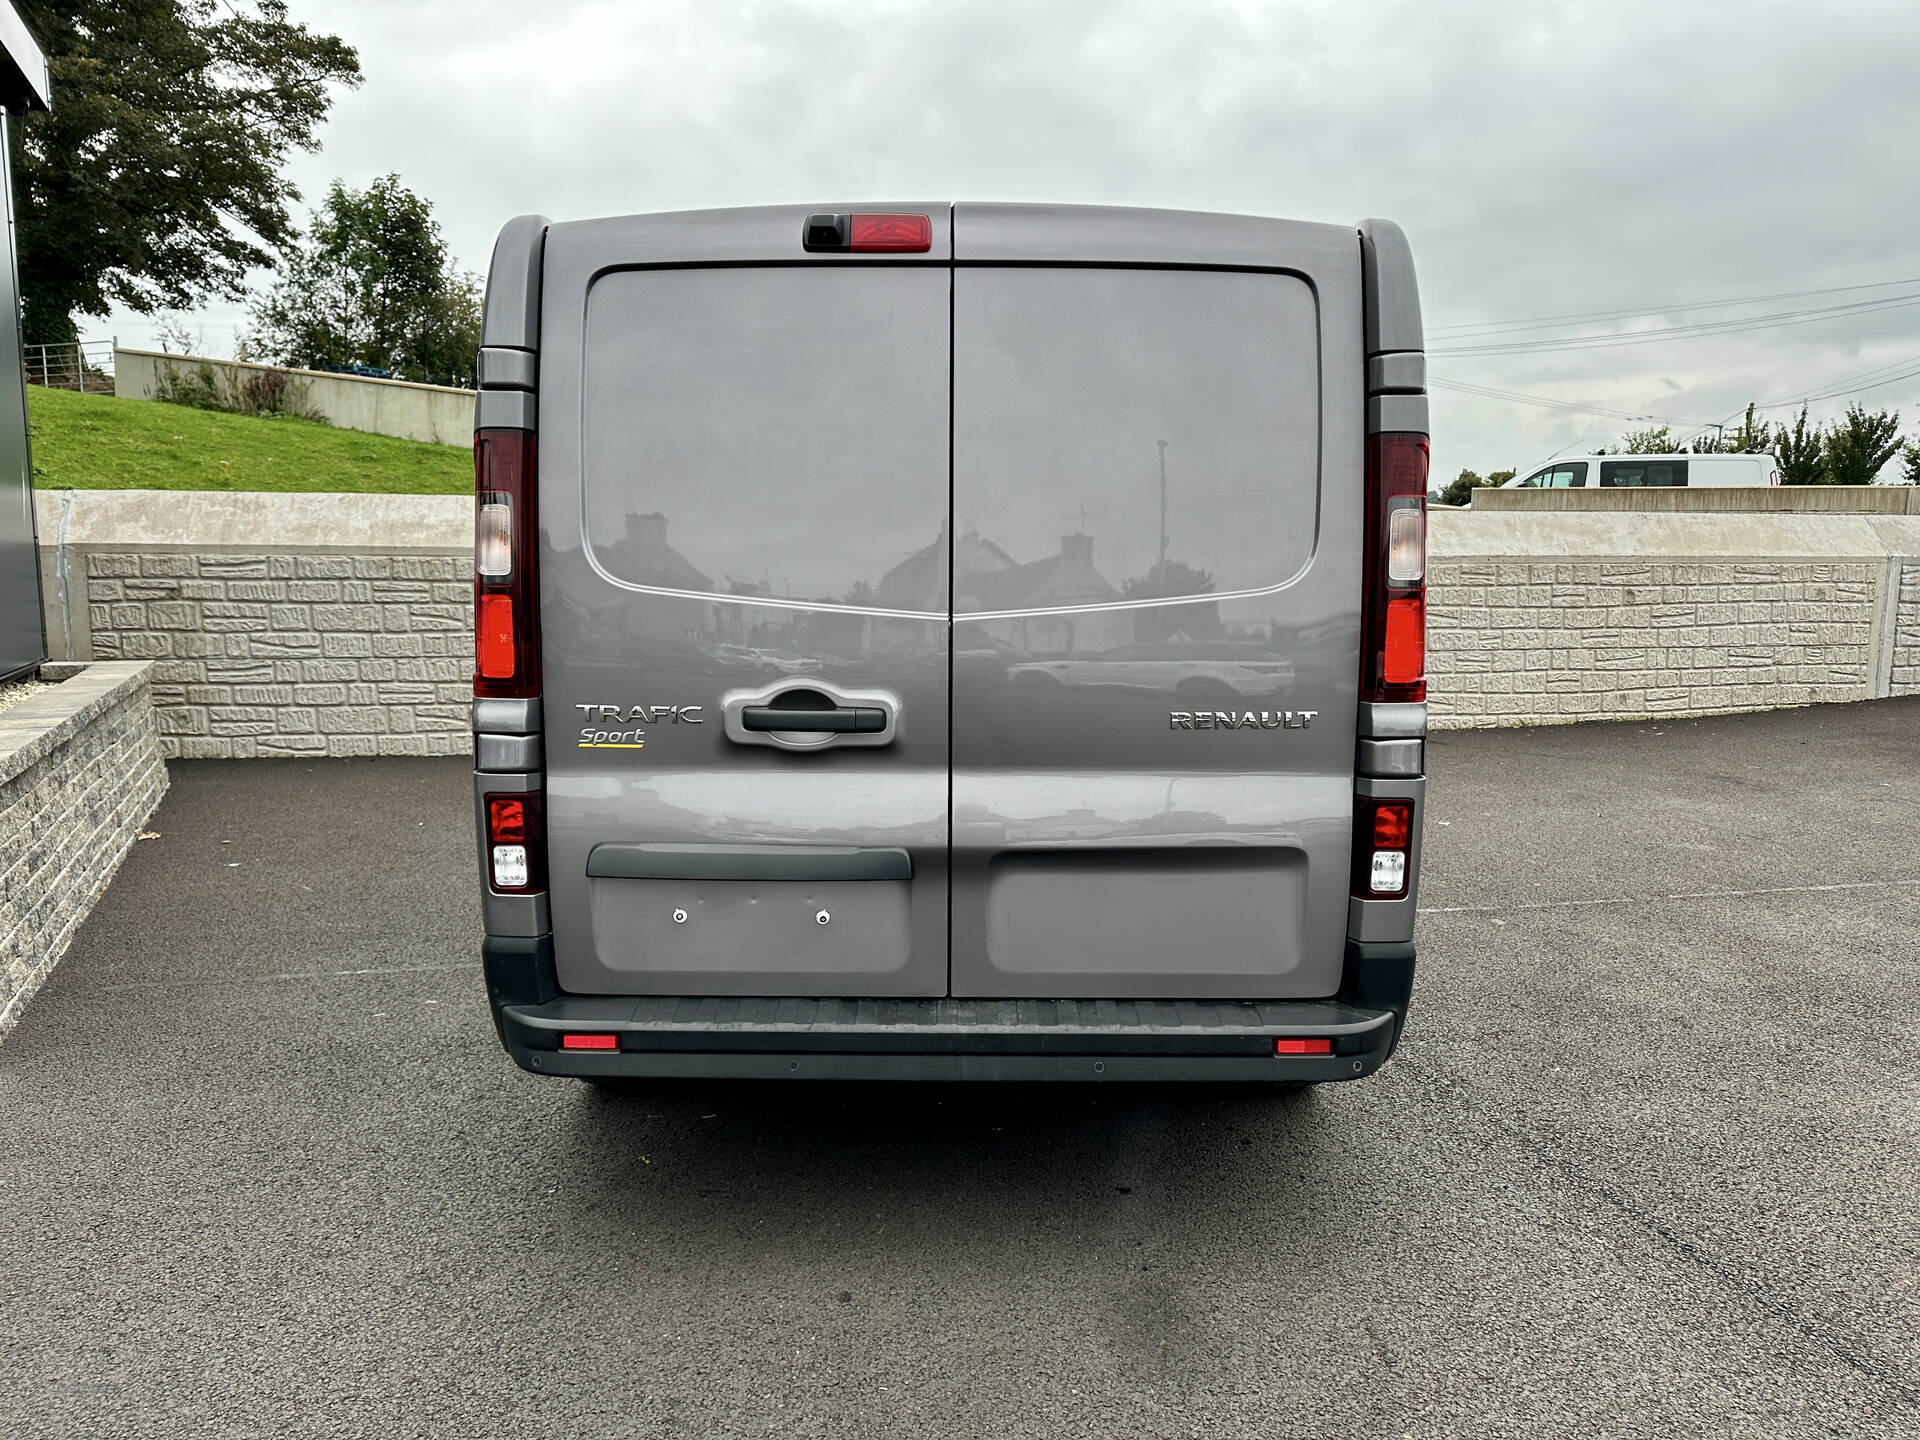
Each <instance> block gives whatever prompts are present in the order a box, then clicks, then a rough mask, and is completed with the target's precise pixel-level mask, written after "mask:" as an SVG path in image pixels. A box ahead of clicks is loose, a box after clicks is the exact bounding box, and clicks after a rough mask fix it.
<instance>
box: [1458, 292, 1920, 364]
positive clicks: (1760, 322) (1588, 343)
mask: <svg viewBox="0 0 1920 1440" xmlns="http://www.w3.org/2000/svg"><path fill="white" fill-rule="evenodd" d="M1914 305H1920V294H1910V295H1894V296H1889V297H1886V298H1884V299H1880V300H1856V301H1852V302H1849V303H1847V304H1844V305H1829V306H1818V307H1815V308H1812V309H1807V310H1781V311H1776V312H1774V313H1773V314H1770V315H1749V316H1744V317H1741V318H1739V319H1733V320H1710V321H1702V322H1700V323H1699V324H1696V325H1669V326H1662V327H1660V328H1658V329H1652V330H1627V331H1622V332H1620V333H1618V334H1614V335H1578V336H1570V337H1566V338H1563V339H1547V340H1512V341H1506V342H1501V343H1496V344H1488V345H1455V346H1440V347H1438V348H1436V349H1432V350H1429V351H1428V352H1427V353H1428V354H1429V355H1454V356H1467V355H1519V354H1533V353H1537V352H1540V351H1546V350H1612V349H1616V348H1618V347H1620V346H1624V345H1649V344H1653V343H1655V342H1658V341H1664V340H1691V339H1699V338H1702V337H1705V336H1710V335H1733V334H1738V333H1740V332H1741V331H1746V330H1762V329H1769V328H1773V327H1782V326H1787V325H1810V324H1813V323H1815V322H1817V321H1820V320H1827V319H1832V318H1834V317H1836V316H1840V315H1861V314H1868V313H1872V312H1876V311H1885V310H1903V309H1907V308H1909V307H1911V306H1914Z"/></svg>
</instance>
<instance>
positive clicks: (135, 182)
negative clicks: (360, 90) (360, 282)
mask: <svg viewBox="0 0 1920 1440" xmlns="http://www.w3.org/2000/svg"><path fill="white" fill-rule="evenodd" d="M19 9H20V11H21V13H22V14H23V16H24V17H25V19H26V21H27V23H28V25H29V27H30V28H31V29H32V30H33V32H34V35H35V37H36V38H37V39H38V40H39V42H40V45H41V48H42V49H43V50H44V51H45V52H46V55H47V63H48V67H49V69H50V70H51V72H52V77H53V90H54V95H55V97H56V101H55V104H54V108H53V110H52V111H51V112H50V113H45V114H36V115H32V116H30V117H28V119H27V120H26V122H25V124H24V125H23V126H22V127H21V130H20V140H19V152H18V154H17V156H16V157H15V161H14V184H15V186H16V191H15V193H16V194H17V196H18V197H19V226H20V248H19V254H20V291H21V299H22V303H23V307H24V313H25V321H24V323H25V334H26V338H27V340H28V342H29V343H32V344H62V343H70V342H71V341H73V340H74V339H76V338H77V337H78V334H79V329H78V324H77V321H76V318H75V317H76V316H79V315H104V314H106V313H107V311H108V309H109V308H110V307H111V306H112V305H114V304H115V303H118V304H122V305H125V306H127V307H128V308H129V309H132V310H135V311H138V312H140V313H142V314H151V313H153V312H154V311H155V310H163V309H171V310H179V309H186V308H189V307H192V306H195V305H198V304H199V303H200V302H201V301H203V300H204V299H206V298H207V296H209V295H215V294H218V295H224V296H229V297H233V298H238V297H239V296H240V294H241V293H242V289H241V285H242V281H243V279H244V277H245V275H246V272H247V270H248V269H249V268H251V267H255V266H261V265H268V264H271V263H272V260H273V255H272V249H274V248H277V247H279V246H281V245H283V244H284V243H286V242H287V241H288V240H289V239H290V238H291V237H292V234H293V220H292V216H291V215H290V214H289V211H288V207H289V205H290V204H291V203H292V202H293V201H296V200H298V199H299V198H300V196H299V192H298V191H297V190H296V189H295V188H294V186H293V185H292V183H291V182H289V181H288V180H287V179H285V178H284V177H283V176H282V175H281V173H280V172H281V167H282V166H283V165H284V164H285V162H286V159H287V156H288V154H289V153H290V152H291V151H293V150H294V149H296V148H298V149H302V150H312V149H314V148H316V142H315V140H314V131H315V129H316V128H317V127H318V125H319V124H320V122H321V121H322V120H323V119H325V118H326V114H327V111H328V109H329V107H330V106H331V105H332V103H333V101H332V95H331V93H330V91H329V88H328V87H329V86H331V85H346V86H354V85H358V84H359V83H360V62H359V59H358V57H357V56H356V55H355V53H354V51H353V48H352V47H351V46H349V45H347V44H346V43H345V42H344V41H342V40H340V39H339V38H338V37H336V36H333V35H319V34H314V33H312V32H310V31H309V30H308V29H307V27H306V26H305V25H301V24H297V23H295V22H293V21H291V20H289V19H288V18H287V6H286V3H285V0H220V3H216V0H19Z"/></svg>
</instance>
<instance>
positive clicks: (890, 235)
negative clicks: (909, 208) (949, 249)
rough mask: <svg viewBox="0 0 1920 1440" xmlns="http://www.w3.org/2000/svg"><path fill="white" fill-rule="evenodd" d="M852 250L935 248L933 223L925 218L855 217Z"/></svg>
mask: <svg viewBox="0 0 1920 1440" xmlns="http://www.w3.org/2000/svg"><path fill="white" fill-rule="evenodd" d="M850 218H851V222H852V223H851V224H850V225H849V226H848V231H847V248H848V249H849V250H855V251H860V250H869V251H872V250H906V251H921V250H931V249H932V248H933V221H932V220H931V219H929V218H928V217H927V216H925V215H854V216H852V217H850Z"/></svg>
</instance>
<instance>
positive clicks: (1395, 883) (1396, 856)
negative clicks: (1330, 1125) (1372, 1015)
mask: <svg viewBox="0 0 1920 1440" xmlns="http://www.w3.org/2000/svg"><path fill="white" fill-rule="evenodd" d="M494 853H495V854H498V853H499V851H497V850H496V851H495V852H494ZM1368 883H1369V884H1371V885H1372V886H1373V888H1374V890H1375V892H1376V893H1378V894H1381V895H1391V894H1393V893H1394V892H1395V891H1397V890H1400V889H1403V888H1404V887H1405V886H1406V883H1407V855H1406V852H1405V851H1404V850H1376V851H1375V852H1374V856H1373V873H1372V875H1371V876H1370V877H1369V881H1368Z"/></svg>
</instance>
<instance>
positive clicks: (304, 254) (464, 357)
mask: <svg viewBox="0 0 1920 1440" xmlns="http://www.w3.org/2000/svg"><path fill="white" fill-rule="evenodd" d="M480 305H481V291H480V282H479V280H478V279H477V278H476V277H475V276H473V275H469V274H467V273H465V272H463V271H461V270H460V269H459V268H458V267H456V266H455V265H454V263H453V261H452V259H451V257H450V256H449V255H448V254H447V246H446V242H445V240H443V239H442V238H441V234H440V223H439V222H438V221H437V220H435V219H434V218H433V207H432V206H431V205H429V204H428V202H427V201H425V200H423V199H421V198H420V197H419V196H418V195H416V194H414V193H413V192H412V191H411V190H409V189H407V187H406V186H404V185H402V184H401V183H400V177H399V176H397V175H384V176H382V177H381V178H379V179H378V180H375V181H374V182H373V183H372V184H371V185H369V186H368V187H367V188H366V189H365V190H353V189H349V188H348V187H347V186H345V185H343V184H341V183H340V182H339V181H338V180H336V181H334V182H333V184H332V185H331V186H330V187H328V190H327V197H326V199H325V201H323V202H322V204H321V206H320V209H319V211H318V212H316V213H315V214H314V216H313V217H312V222H311V224H309V226H308V227H307V232H306V235H305V238H304V239H303V240H302V241H301V243H299V244H297V245H295V246H294V247H292V248H291V249H290V250H289V251H288V253H287V258H286V262H285V264H284V265H283V267H282V269H281V274H280V278H279V280H278V281H276V282H275V284H274V287H273V289H272V291H271V292H269V293H268V295H267V296H266V297H265V298H264V299H262V300H261V301H260V302H259V303H258V304H257V305H256V306H255V307H254V323H255V325H256V327H257V329H256V332H255V334H254V336H253V337H251V340H250V342H249V348H250V349H251V350H253V351H254V352H255V353H256V354H257V355H258V356H259V357H260V358H263V359H269V360H274V361H277V362H278V363H280V364H283V365H305V366H322V367H334V366H346V365H366V366H371V367H374V368H376V369H380V370H385V371H388V372H389V373H391V374H394V375H398V376H400V377H402V378H403V379H408V380H424V381H427V382H429V383H431V384H436V385H471V384H472V383H473V367H474V359H475V356H476V354H477V353H478V351H479V348H480Z"/></svg>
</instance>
